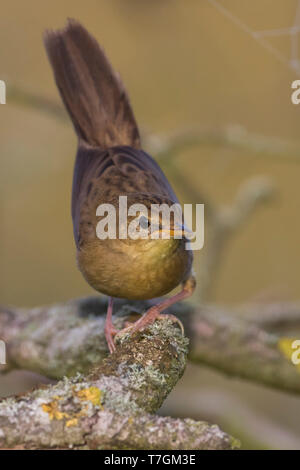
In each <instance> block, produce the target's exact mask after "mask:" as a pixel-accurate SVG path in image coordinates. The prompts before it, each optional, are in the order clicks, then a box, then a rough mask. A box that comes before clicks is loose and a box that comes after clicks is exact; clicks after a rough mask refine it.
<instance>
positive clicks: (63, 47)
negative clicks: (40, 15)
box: [44, 20, 140, 148]
mask: <svg viewBox="0 0 300 470" xmlns="http://www.w3.org/2000/svg"><path fill="white" fill-rule="evenodd" d="M44 41H45V47H46V50H47V53H48V57H49V60H50V63H51V65H52V68H53V71H54V76H55V81H56V84H57V87H58V89H59V91H60V94H61V97H62V99H63V102H64V104H65V106H66V108H67V111H68V113H69V114H70V117H71V119H72V121H73V124H74V127H75V130H76V133H77V135H78V137H79V138H80V139H81V140H83V141H84V142H86V143H88V144H89V145H91V146H97V147H101V148H108V147H113V146H115V145H129V146H131V147H135V148H139V147H140V137H139V131H138V127H137V124H136V122H135V118H134V115H133V112H132V109H131V106H130V103H129V99H128V96H127V93H126V91H125V89H124V86H123V83H122V81H121V79H120V78H119V76H118V75H117V74H116V73H115V72H114V70H113V68H112V66H111V65H110V63H109V61H108V59H107V58H106V56H105V54H104V52H103V50H102V49H101V47H100V46H99V44H98V43H97V41H96V40H95V39H94V38H93V37H92V36H91V35H90V34H89V33H88V32H87V30H86V29H85V28H84V27H83V26H81V24H79V23H78V22H77V21H75V20H69V21H68V24H67V26H66V27H65V28H64V29H62V30H57V31H46V33H45V36H44Z"/></svg>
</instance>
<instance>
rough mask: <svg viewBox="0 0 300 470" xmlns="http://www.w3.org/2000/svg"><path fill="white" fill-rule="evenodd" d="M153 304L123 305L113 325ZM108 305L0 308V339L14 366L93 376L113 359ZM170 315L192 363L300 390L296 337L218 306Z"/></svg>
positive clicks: (92, 301)
mask: <svg viewBox="0 0 300 470" xmlns="http://www.w3.org/2000/svg"><path fill="white" fill-rule="evenodd" d="M149 305H150V303H149V302H134V303H132V304H130V303H129V302H128V301H126V302H125V301H121V300H120V301H117V303H116V308H115V311H116V314H115V316H114V323H115V325H116V326H117V327H122V326H123V325H124V322H126V321H128V320H133V319H134V317H135V316H136V315H137V313H141V312H142V311H143V310H145V309H146V308H147V307H149ZM106 307H107V301H106V299H105V298H100V297H99V298H97V297H91V298H87V299H78V300H73V301H71V302H68V303H66V304H60V305H54V306H51V307H41V308H36V309H32V310H30V309H29V310H14V309H11V310H7V309H2V310H0V312H2V313H1V314H0V338H1V339H4V340H5V341H6V343H7V360H8V367H10V368H24V369H29V370H32V371H35V372H39V373H41V374H43V375H46V376H47V377H52V378H55V379H60V378H62V377H63V376H65V375H67V376H71V375H73V374H74V373H76V372H81V373H84V374H85V373H87V371H89V370H90V368H91V367H92V366H94V365H95V364H99V363H100V362H101V361H102V360H103V359H104V358H105V357H106V356H107V346H106V342H105V338H104V318H105V313H106ZM243 308H244V307H241V312H240V313H242V312H244V310H243ZM247 308H248V310H249V308H250V307H249V306H248V307H247ZM256 308H257V312H256V313H257V315H258V314H259V312H260V313H261V316H262V317H263V315H264V312H266V311H267V310H266V309H267V306H259V305H256ZM273 311H274V306H273ZM171 312H172V313H175V314H177V315H178V316H179V317H180V318H181V320H182V321H183V323H184V325H185V329H186V333H187V335H188V336H189V337H190V338H191V345H190V351H189V359H190V360H191V361H193V362H195V363H197V364H206V365H208V366H210V367H212V368H215V369H218V370H220V371H223V372H225V373H226V374H228V375H232V376H236V377H241V378H244V379H247V380H251V381H254V382H257V383H262V384H265V385H268V386H270V387H274V388H278V389H281V390H285V391H290V392H294V393H299V392H300V369H299V366H297V365H294V364H293V363H292V361H291V358H292V354H293V352H294V351H293V349H292V343H293V340H295V339H296V338H294V337H290V336H288V337H287V336H280V335H278V334H274V333H270V332H269V331H267V330H264V329H263V328H262V327H261V326H260V325H256V324H254V323H253V321H252V320H251V321H250V320H249V316H247V317H246V318H244V319H243V317H242V315H239V314H238V313H239V311H238V309H235V311H234V312H233V311H231V312H229V311H228V310H226V309H223V308H221V307H217V306H213V305H211V306H194V305H192V304H186V303H185V304H178V305H176V306H175V307H174V308H173V309H171ZM277 315H278V314H277ZM0 370H1V366H0Z"/></svg>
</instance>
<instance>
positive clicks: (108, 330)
mask: <svg viewBox="0 0 300 470" xmlns="http://www.w3.org/2000/svg"><path fill="white" fill-rule="evenodd" d="M119 331H120V330H117V329H116V328H115V327H114V326H113V325H106V327H105V338H106V342H107V345H108V349H109V352H110V354H112V353H113V352H114V351H115V349H116V345H115V342H114V336H116V334H117V333H119Z"/></svg>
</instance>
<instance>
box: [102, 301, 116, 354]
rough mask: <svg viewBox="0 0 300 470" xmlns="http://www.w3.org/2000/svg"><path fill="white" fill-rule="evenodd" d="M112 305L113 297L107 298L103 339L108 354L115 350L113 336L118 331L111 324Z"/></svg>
mask: <svg viewBox="0 0 300 470" xmlns="http://www.w3.org/2000/svg"><path fill="white" fill-rule="evenodd" d="M113 303H114V299H113V297H109V299H108V307H107V313H106V321H105V328H104V331H105V338H106V341H107V345H108V349H109V351H110V353H113V352H114V350H115V349H116V346H115V343H114V340H113V337H114V336H115V334H116V333H117V331H118V330H117V329H116V328H115V327H114V325H113V323H112V312H113Z"/></svg>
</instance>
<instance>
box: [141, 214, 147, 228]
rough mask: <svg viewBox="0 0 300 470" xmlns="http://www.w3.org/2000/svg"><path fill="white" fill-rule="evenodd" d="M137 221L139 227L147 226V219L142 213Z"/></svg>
mask: <svg viewBox="0 0 300 470" xmlns="http://www.w3.org/2000/svg"><path fill="white" fill-rule="evenodd" d="M139 222H140V226H141V228H143V229H146V228H148V227H149V220H148V219H147V217H144V216H143V215H142V217H140V220H139Z"/></svg>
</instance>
